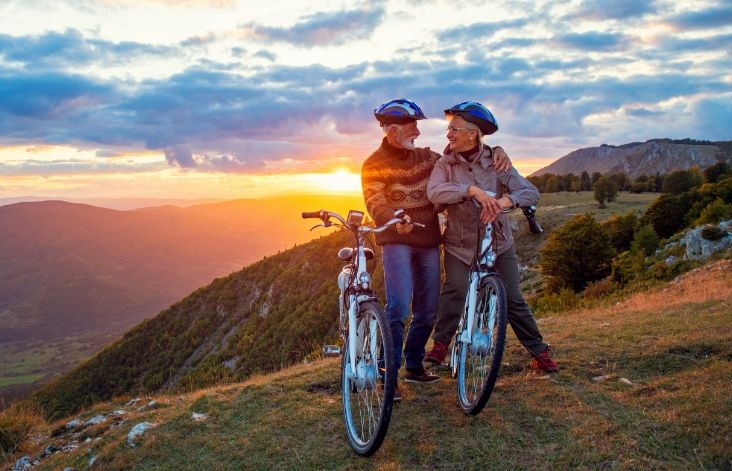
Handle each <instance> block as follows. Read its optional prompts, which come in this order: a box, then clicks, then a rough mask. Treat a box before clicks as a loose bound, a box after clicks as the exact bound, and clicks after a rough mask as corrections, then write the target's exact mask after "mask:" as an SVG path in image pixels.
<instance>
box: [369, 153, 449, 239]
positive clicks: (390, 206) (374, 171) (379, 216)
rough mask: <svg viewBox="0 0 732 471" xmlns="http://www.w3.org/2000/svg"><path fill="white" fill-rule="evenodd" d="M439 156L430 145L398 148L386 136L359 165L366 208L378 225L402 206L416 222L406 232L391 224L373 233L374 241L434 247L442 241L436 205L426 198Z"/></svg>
mask: <svg viewBox="0 0 732 471" xmlns="http://www.w3.org/2000/svg"><path fill="white" fill-rule="evenodd" d="M439 158H440V155H439V154H437V153H435V152H432V151H431V150H429V148H420V147H418V148H416V149H414V150H406V149H398V148H396V147H393V146H392V145H390V144H389V143H388V142H386V139H384V140H383V141H382V143H381V147H379V148H378V149H377V150H376V151H375V152H374V153H373V154H371V155H370V156H369V157H368V158H367V159H366V161H365V162H364V163H363V167H362V168H361V186H362V188H363V198H364V201H365V202H366V209H367V210H368V212H369V214H370V215H371V218H372V219H373V220H374V221H375V222H376V224H377V225H379V226H380V225H382V224H384V223H386V222H387V221H388V220H389V219H391V218H392V217H394V211H395V210H397V209H403V210H404V211H405V212H406V213H407V214H408V215H409V216H410V217H411V218H412V220H413V221H415V222H420V223H422V224H424V225H425V226H426V227H424V228H422V227H414V228H413V229H412V232H410V233H409V234H399V233H398V232H397V230H396V227H394V226H392V227H390V228H389V229H387V230H385V231H384V232H382V233H380V234H376V243H377V244H379V245H385V244H406V245H412V246H415V247H435V246H437V245H439V244H440V243H441V242H442V238H441V235H440V225H439V222H438V219H437V213H435V208H434V206H433V205H432V203H430V201H429V200H428V199H427V181H428V180H429V178H430V174H431V173H432V168H433V167H434V166H435V162H437V159H439Z"/></svg>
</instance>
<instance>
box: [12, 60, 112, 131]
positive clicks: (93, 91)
mask: <svg viewBox="0 0 732 471" xmlns="http://www.w3.org/2000/svg"><path fill="white" fill-rule="evenodd" d="M111 94H113V88H112V87H111V86H109V85H106V84H103V83H101V82H99V81H96V80H91V79H88V78H85V77H81V76H78V75H71V74H64V73H59V72H50V73H23V72H18V71H17V70H8V69H6V70H2V69H0V123H2V121H5V120H12V119H13V118H14V117H23V118H32V119H37V120H48V119H51V118H54V117H56V118H59V117H60V118H63V117H65V116H69V115H72V114H74V113H75V112H76V110H78V109H82V108H86V107H89V106H90V105H91V106H93V104H95V103H99V102H103V101H105V100H108V99H110V95H111Z"/></svg>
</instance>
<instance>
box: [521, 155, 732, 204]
mask: <svg viewBox="0 0 732 471" xmlns="http://www.w3.org/2000/svg"><path fill="white" fill-rule="evenodd" d="M729 168H730V166H729V164H728V163H727V162H725V161H721V162H718V163H716V164H714V165H711V166H709V167H707V168H706V169H704V170H703V171H702V170H699V169H698V168H691V169H689V170H676V171H673V172H671V173H668V174H660V173H659V172H656V174H655V175H640V176H638V177H636V178H635V180H633V179H631V178H630V177H628V175H627V174H625V173H624V172H615V173H612V174H608V175H603V174H602V173H600V172H593V173H592V175H590V174H589V173H587V172H582V173H581V174H580V175H579V176H578V175H576V174H574V173H568V174H566V175H554V174H552V173H545V174H543V175H539V176H531V177H528V178H527V179H528V180H529V181H530V182H531V183H532V184H533V185H534V186H535V187H536V188H537V189H538V190H539V192H540V193H557V192H560V191H575V192H579V191H592V192H594V196H595V200H597V202H598V203H599V204H600V208H604V207H605V202H611V201H615V198H616V197H617V194H618V192H620V191H629V192H631V193H674V194H678V193H682V192H684V191H688V190H690V189H691V188H692V187H695V186H699V185H701V184H702V183H704V182H711V181H716V180H717V179H718V178H719V175H722V174H725V173H729Z"/></svg>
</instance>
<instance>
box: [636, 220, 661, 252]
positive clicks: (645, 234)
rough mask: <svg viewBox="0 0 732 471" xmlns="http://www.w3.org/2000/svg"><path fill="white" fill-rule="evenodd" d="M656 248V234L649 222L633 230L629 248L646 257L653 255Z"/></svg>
mask: <svg viewBox="0 0 732 471" xmlns="http://www.w3.org/2000/svg"><path fill="white" fill-rule="evenodd" d="M657 248H658V235H656V231H654V230H653V226H651V225H650V224H644V225H642V226H641V227H640V228H638V230H637V231H636V232H635V235H634V236H633V242H632V243H631V244H630V250H631V251H632V252H636V253H638V254H643V255H644V256H646V257H649V256H651V255H653V252H655V251H656V249H657Z"/></svg>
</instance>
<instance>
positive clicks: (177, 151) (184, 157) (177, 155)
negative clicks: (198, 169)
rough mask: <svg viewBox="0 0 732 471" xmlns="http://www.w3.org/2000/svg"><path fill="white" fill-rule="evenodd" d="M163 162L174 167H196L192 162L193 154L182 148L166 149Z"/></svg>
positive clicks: (189, 150) (172, 147)
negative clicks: (165, 161)
mask: <svg viewBox="0 0 732 471" xmlns="http://www.w3.org/2000/svg"><path fill="white" fill-rule="evenodd" d="M165 160H167V161H168V163H169V164H170V165H171V166H174V167H180V168H193V167H195V166H196V162H195V161H194V160H193V152H192V151H191V149H189V148H187V147H183V146H170V147H166V148H165Z"/></svg>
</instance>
